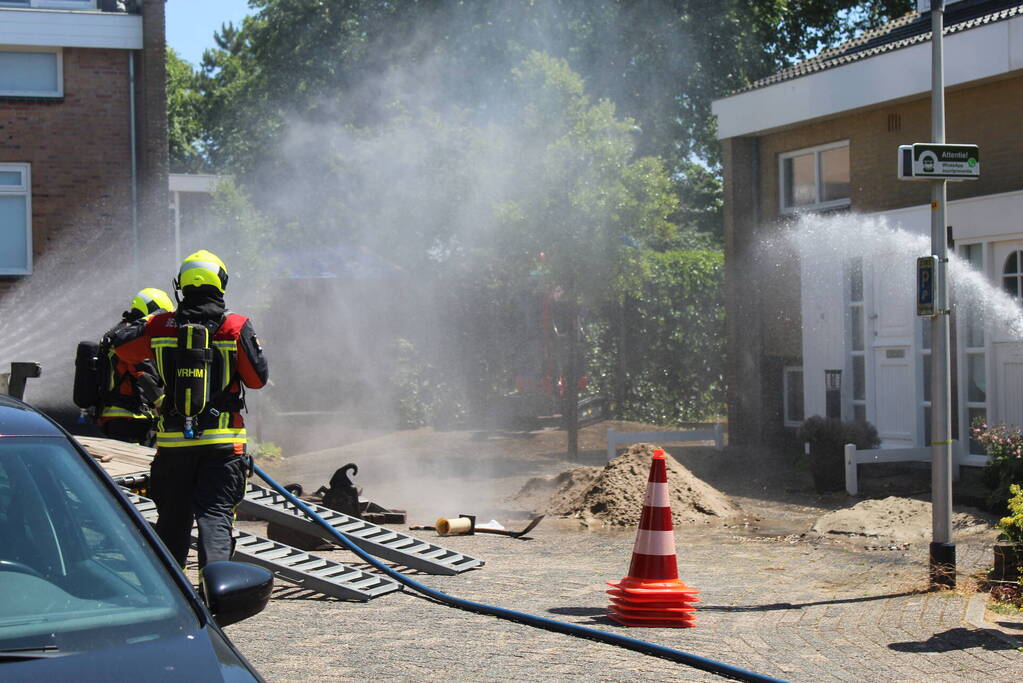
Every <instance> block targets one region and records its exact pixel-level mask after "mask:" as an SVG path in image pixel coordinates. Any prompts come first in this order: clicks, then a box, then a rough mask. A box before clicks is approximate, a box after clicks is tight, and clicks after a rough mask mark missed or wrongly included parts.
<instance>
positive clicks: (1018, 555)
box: [991, 484, 1023, 581]
mask: <svg viewBox="0 0 1023 683" xmlns="http://www.w3.org/2000/svg"><path fill="white" fill-rule="evenodd" d="M1009 493H1010V494H1011V496H1012V497H1011V498H1009V500H1008V507H1009V514H1008V516H1006V517H1002V518H1001V519H1000V520H998V524H997V525H996V526H997V527H998V529H999V531H1001V532H1002V533H1001V534H999V535H998V540H997V541H996V542H995V568H994V570H993V572H992V574H993V575H992V577H991V578H993V579H995V580H996V581H1016V580H1018V579H1020V578H1023V486H1020V485H1019V484H1012V485H1011V486H1009Z"/></svg>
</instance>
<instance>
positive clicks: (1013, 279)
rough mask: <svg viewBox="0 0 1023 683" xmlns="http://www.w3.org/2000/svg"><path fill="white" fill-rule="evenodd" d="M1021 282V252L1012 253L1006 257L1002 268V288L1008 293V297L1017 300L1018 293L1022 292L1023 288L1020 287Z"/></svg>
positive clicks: (1022, 255)
mask: <svg viewBox="0 0 1023 683" xmlns="http://www.w3.org/2000/svg"><path fill="white" fill-rule="evenodd" d="M1021 280H1023V251H1014V252H1012V253H1011V254H1009V255H1008V256H1007V257H1006V259H1005V265H1004V266H1003V267H1002V287H1004V288H1005V291H1006V292H1008V293H1009V296H1014V297H1016V298H1017V299H1018V298H1019V297H1020V293H1021V292H1023V287H1020V284H1021Z"/></svg>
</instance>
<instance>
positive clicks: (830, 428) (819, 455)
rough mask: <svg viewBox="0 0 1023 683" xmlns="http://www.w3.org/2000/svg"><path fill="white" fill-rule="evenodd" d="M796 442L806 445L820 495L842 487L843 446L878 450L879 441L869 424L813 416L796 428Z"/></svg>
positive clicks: (843, 469) (843, 474) (843, 478)
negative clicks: (797, 429)
mask: <svg viewBox="0 0 1023 683" xmlns="http://www.w3.org/2000/svg"><path fill="white" fill-rule="evenodd" d="M799 440H800V441H802V442H803V443H806V444H808V445H809V448H808V449H807V455H808V456H809V464H810V474H812V475H813V484H814V487H815V488H816V489H817V491H818V492H819V493H828V492H832V491H841V490H843V489H844V488H845V445H846V444H848V443H851V444H855V445H856V448H859V449H867V448H877V447H878V446H879V445H881V439H880V438H879V437H878V435H877V429H875V428H874V426H873V425H872V424H870V423H869V422H860V421H850V422H843V421H842V420H839V419H836V418H832V417H821V416H820V415H814V416H813V417H809V418H807V419H806V420H805V421H804V422H803V424H802V426H801V427H800V428H799Z"/></svg>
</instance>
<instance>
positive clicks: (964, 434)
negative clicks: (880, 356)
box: [956, 242, 1005, 455]
mask: <svg viewBox="0 0 1023 683" xmlns="http://www.w3.org/2000/svg"><path fill="white" fill-rule="evenodd" d="M970 247H977V248H978V249H979V250H980V252H979V253H980V268H979V272H981V273H983V274H984V276H985V278H987V277H989V276H988V275H987V272H988V269H989V266H988V264H989V262H990V261H991V260H992V259H991V257H990V256H989V249H990V246H989V243H987V242H971V243H966V244H957V245H956V248H957V250H958V252H959V257H960V258H961V259H962V260H963V261H965V262H966V263H969V259H968V258H967V253H968V250H969V248H970ZM1004 269H1005V265H1004V262H1003V264H1002V270H1003V272H1004ZM995 284H996V286H997V287H998V288H999V289H1001V290H1002V291H1003V292H1004V291H1005V286H1004V283H1003V281H1002V279H1001V277H999V278H998V280H997V282H996V283H995ZM965 322H966V321H965V320H964V324H960V325H958V326H957V327H956V329H957V333H958V335H959V340H958V343H957V344H956V347H957V348H958V350H959V364H958V365H959V368H960V375H961V377H960V378H959V386H960V387H962V389H961V390H960V392H961V398H960V401H959V405H960V406H962V407H961V408H960V415H959V432H960V434H959V438H960V443H964V444H966V449H965V450H966V452H967V453H969V454H970V455H986V453H984V451H983V449H981V451H980V452H979V453H973V452H971V451H970V445H972V443H973V440H972V439H971V438H970V434H971V431H970V427H971V425H970V411H971V410H982V411H984V416H985V419H987V416H989V415H991V401H992V398H991V375H992V372H993V371H994V361H993V356H994V354H993V352H992V349H991V348H990V343H991V339H990V334H989V332H988V330H987V329H985V328H984V326H983V320H982V321H981V337H982V338H981V344H980V345H979V346H970V345H969V342H970V335H969V325H967V324H965ZM970 356H983V357H984V379H985V390H984V401H971V400H970V382H969V377H970V366H969V361H970Z"/></svg>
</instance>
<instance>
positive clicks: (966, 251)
mask: <svg viewBox="0 0 1023 683" xmlns="http://www.w3.org/2000/svg"><path fill="white" fill-rule="evenodd" d="M959 256H960V257H961V258H962V259H963V260H964V261H966V262H967V263H969V264H970V267H972V268H973V269H974V270H976V271H977V272H980V273H983V272H984V245H983V244H967V245H964V246H962V247H960V248H959ZM1008 260H1009V261H1014V262H1015V265H1016V266H1017V268H1015V269H1014V270H1015V271H1017V272H1018V271H1019V268H1018V266H1019V265H1020V252H1019V251H1016V252H1013V254H1011V255H1010V256H1009V259H1008ZM1009 265H1011V264H1010V263H1006V266H1009ZM1011 277H1012V279H1013V284H1014V285H1015V287H1016V288H1018V287H1019V276H1018V275H1012V276H1011ZM965 314H966V315H965V316H964V318H965V323H966V324H965V328H966V329H965V330H961V331H960V332H959V338H960V339H963V338H964V337H965V344H961V346H962V347H963V351H962V362H961V363H960V370H959V372H960V373H965V377H962V378H961V381H960V386H963V384H965V386H966V418H967V419H966V429H967V432H966V433H967V434H969V428H970V425H971V424H973V421H974V420H977V419H980V420H986V419H987V354H986V353H985V352H986V350H987V349H986V346H985V338H984V317H983V310H982V309H981V307H980V306H979V305H976V304H967V307H966V310H965ZM969 443H970V453H975V454H978V455H980V454H984V452H985V450H984V447H983V446H981V445H980V443H979V442H977V441H976V440H974V439H969Z"/></svg>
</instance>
